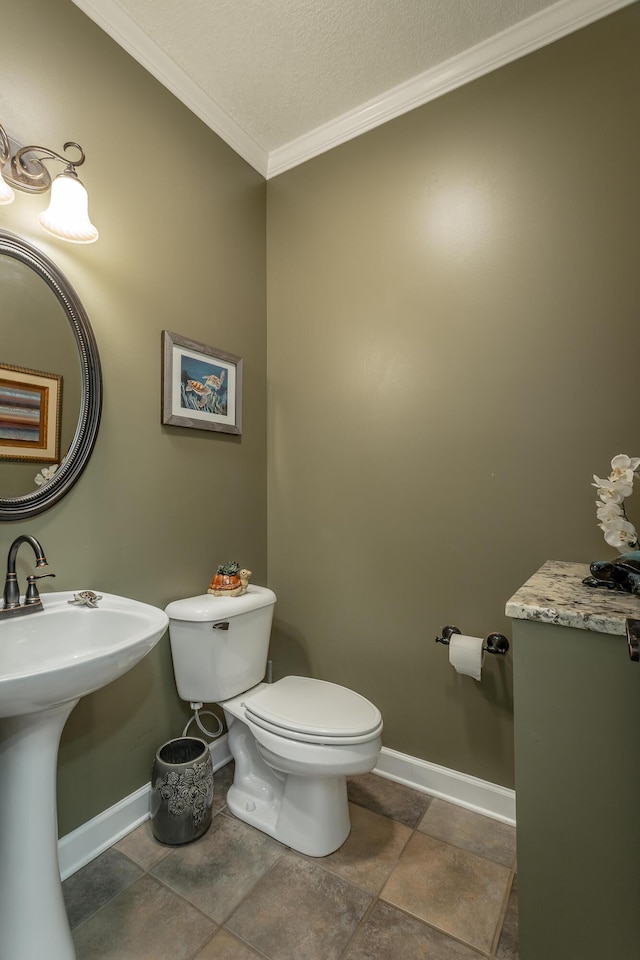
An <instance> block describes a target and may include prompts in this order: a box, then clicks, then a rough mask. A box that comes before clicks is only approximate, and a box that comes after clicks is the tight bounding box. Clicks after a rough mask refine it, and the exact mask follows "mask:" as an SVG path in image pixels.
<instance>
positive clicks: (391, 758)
mask: <svg viewBox="0 0 640 960" xmlns="http://www.w3.org/2000/svg"><path fill="white" fill-rule="evenodd" d="M374 773H377V774H379V775H380V776H381V777H386V778H387V780H395V781H396V783H404V784H405V785H406V786H408V787H413V789H414V790H420V791H422V792H423V793H430V794H432V795H433V796H434V797H439V798H440V799H441V800H448V801H449V802H450V803H455V804H457V805H458V806H459V807H466V809H467V810H473V811H474V812H476V813H481V814H483V815H484V816H485V817H491V818H492V819H493V820H501V821H502V822H503V823H510V824H512V825H513V826H515V822H516V794H515V790H509V789H508V787H501V786H500V785H499V784H497V783H490V782H489V781H487V780H479V779H478V778H477V777H471V776H469V775H468V774H466V773H459V772H458V771H457V770H449V769H448V768H447V767H439V766H438V765H437V764H436V763H429V762H428V761H427V760H420V759H419V758H418V757H410V756H408V755H407V754H405V753H398V752H397V751H396V750H390V749H389V747H383V748H382V751H381V753H380V758H379V760H378V766H377V767H376V768H375V770H374Z"/></svg>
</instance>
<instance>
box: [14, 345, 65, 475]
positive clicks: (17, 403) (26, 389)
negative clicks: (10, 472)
mask: <svg viewBox="0 0 640 960" xmlns="http://www.w3.org/2000/svg"><path fill="white" fill-rule="evenodd" d="M61 413H62V377H61V376H60V375H59V374H56V373H45V372H44V371H42V370H29V369H27V368H26V367H14V366H10V365H9V364H4V363H0V460H14V461H30V462H33V463H58V461H59V459H60V419H61Z"/></svg>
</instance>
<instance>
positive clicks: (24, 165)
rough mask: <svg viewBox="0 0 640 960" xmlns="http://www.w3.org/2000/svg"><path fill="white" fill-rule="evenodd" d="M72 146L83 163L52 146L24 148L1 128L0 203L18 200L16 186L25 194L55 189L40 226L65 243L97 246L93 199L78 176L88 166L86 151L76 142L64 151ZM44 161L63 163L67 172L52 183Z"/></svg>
mask: <svg viewBox="0 0 640 960" xmlns="http://www.w3.org/2000/svg"><path fill="white" fill-rule="evenodd" d="M70 147H74V149H76V150H78V151H79V152H80V159H79V160H69V158H68V157H64V156H62V155H61V154H59V153H56V152H55V150H49V148H48V147H21V146H20V145H19V144H18V143H16V142H15V141H14V140H12V139H11V138H10V137H9V136H8V135H7V133H6V132H5V130H4V127H2V126H1V125H0V204H4V203H12V202H13V201H14V200H15V194H14V192H13V189H12V187H15V188H16V190H21V191H24V192H25V193H45V192H46V191H47V190H51V200H50V201H49V206H48V207H47V209H46V210H45V211H44V212H43V213H41V214H40V216H39V217H38V222H39V224H40V226H41V227H43V228H44V229H45V230H46V231H47V232H48V233H51V234H53V236H54V237H58V238H59V239H61V240H69V241H70V242H71V243H94V241H96V240H97V239H98V231H97V230H96V228H95V227H94V225H93V224H92V223H91V220H89V198H88V196H87V191H86V190H85V188H84V185H83V184H82V181H81V180H79V179H78V174H77V173H76V167H79V166H80V164H82V163H84V150H83V149H82V147H81V146H80V144H78V143H73V141H69V142H68V143H65V145H64V147H63V149H64V150H68V149H69V148H70ZM43 160H59V161H60V162H61V163H64V164H65V169H64V170H63V171H62V173H59V174H58V176H57V177H55V178H54V179H53V180H52V179H51V176H50V174H49V171H48V170H47V168H46V167H45V165H44V163H43V162H42V161H43Z"/></svg>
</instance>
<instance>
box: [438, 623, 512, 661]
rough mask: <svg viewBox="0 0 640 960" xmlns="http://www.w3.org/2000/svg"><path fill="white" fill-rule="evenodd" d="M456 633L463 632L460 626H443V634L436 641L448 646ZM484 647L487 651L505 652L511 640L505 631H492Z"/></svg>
mask: <svg viewBox="0 0 640 960" xmlns="http://www.w3.org/2000/svg"><path fill="white" fill-rule="evenodd" d="M454 633H459V634H462V630H459V629H458V627H453V626H451V625H449V626H447V627H443V628H442V636H441V637H436V643H444V644H445V645H446V646H447V647H448V646H449V640H450V639H451V637H452V636H453V634H454ZM482 649H483V650H485V651H486V652H487V653H502V654H505V653H506V652H507V650H508V649H509V641H508V640H507V638H506V637H505V635H504V634H503V633H490V634H489V636H488V637H487V639H486V640H485V642H484V644H483V646H482Z"/></svg>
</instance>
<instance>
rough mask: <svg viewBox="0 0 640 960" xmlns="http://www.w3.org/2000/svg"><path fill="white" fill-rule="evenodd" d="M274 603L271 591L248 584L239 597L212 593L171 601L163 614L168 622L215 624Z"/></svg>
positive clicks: (274, 599)
mask: <svg viewBox="0 0 640 960" xmlns="http://www.w3.org/2000/svg"><path fill="white" fill-rule="evenodd" d="M275 602H276V595H275V593H274V592H273V590H269V589H268V587H258V586H256V585H255V584H252V583H250V584H249V586H248V587H247V592H246V593H243V594H242V596H240V597H214V596H213V594H212V593H203V594H201V595H200V596H199V597H186V598H185V599H184V600H173V601H172V602H171V603H170V604H168V605H167V606H166V607H165V613H166V614H167V616H168V617H169V619H170V620H198V621H207V620H211V621H212V622H215V621H217V620H229V619H231V617H237V616H238V615H239V614H241V613H248V612H249V611H250V610H259V609H260V608H261V607H268V606H271V605H272V604H274V603H275Z"/></svg>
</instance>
